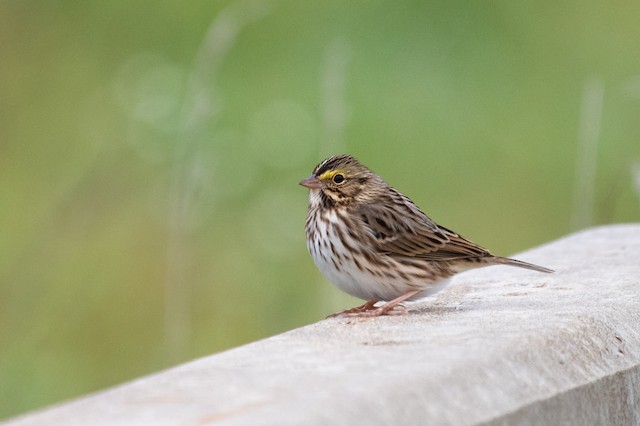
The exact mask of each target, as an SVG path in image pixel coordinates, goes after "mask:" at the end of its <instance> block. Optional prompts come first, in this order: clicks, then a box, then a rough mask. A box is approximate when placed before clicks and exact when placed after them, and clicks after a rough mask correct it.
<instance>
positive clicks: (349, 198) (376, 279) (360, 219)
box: [300, 154, 553, 317]
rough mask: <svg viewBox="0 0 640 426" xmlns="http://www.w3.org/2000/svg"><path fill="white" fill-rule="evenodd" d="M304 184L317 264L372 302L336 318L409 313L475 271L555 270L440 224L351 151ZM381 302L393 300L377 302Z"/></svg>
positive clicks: (354, 293) (310, 244)
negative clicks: (408, 304)
mask: <svg viewBox="0 0 640 426" xmlns="http://www.w3.org/2000/svg"><path fill="white" fill-rule="evenodd" d="M300 185H302V186H305V187H307V188H309V190H310V191H309V210H308V212H307V220H306V226H305V230H306V235H307V247H308V249H309V253H311V257H312V258H313V261H314V262H315V264H316V266H317V267H318V269H320V271H321V272H322V273H323V274H324V275H325V277H327V279H328V280H329V281H331V282H332V283H333V284H334V285H335V286H336V287H338V288H339V289H340V290H342V291H344V292H346V293H348V294H350V295H352V296H355V297H358V298H360V299H363V300H367V302H366V303H365V304H363V305H361V306H358V307H355V308H352V309H347V310H345V311H342V312H337V313H335V314H333V315H330V316H331V317H334V316H346V317H374V316H379V315H397V314H402V313H404V312H406V311H405V310H404V308H403V307H402V306H401V305H400V303H402V302H404V301H406V300H414V299H418V298H422V297H425V296H428V295H430V294H433V293H435V292H437V291H439V290H440V289H441V288H442V287H443V286H444V285H445V284H446V283H447V281H448V278H450V277H451V276H453V275H455V274H457V273H459V272H462V271H466V270H468V269H473V268H479V267H483V266H490V265H508V266H517V267H519V268H525V269H531V270H534V271H538V272H553V271H552V270H551V269H548V268H544V267H542V266H538V265H533V264H531V263H526V262H522V261H520V260H516V259H510V258H507V257H501V256H495V255H493V254H491V253H490V252H489V251H488V250H486V249H484V248H482V247H480V246H478V245H477V244H475V243H472V242H471V241H469V240H467V239H465V238H463V237H461V236H460V235H458V234H456V233H455V232H453V231H451V230H449V229H447V228H445V227H443V226H440V225H438V224H437V223H435V222H434V221H433V220H431V219H430V218H429V217H428V216H427V215H426V214H424V213H423V212H422V211H421V210H420V209H419V208H418V207H417V206H416V205H415V204H414V203H413V202H412V201H411V200H410V199H409V198H408V197H406V196H405V195H404V194H402V193H400V192H399V191H397V190H395V189H394V188H392V187H391V186H389V185H388V184H387V183H386V182H385V181H384V180H382V178H381V177H380V176H378V175H377V174H375V173H373V172H372V171H371V170H369V169H368V168H367V167H365V166H363V165H362V164H360V162H359V161H358V160H357V159H355V158H354V157H352V156H350V155H347V154H342V155H336V156H333V157H330V158H327V159H326V160H324V161H323V162H321V163H320V164H318V165H317V166H316V167H315V169H313V173H312V174H311V176H309V177H308V178H306V179H304V180H302V181H301V182H300ZM381 301H385V302H387V303H386V304H384V305H382V306H380V307H376V306H375V305H376V304H377V303H378V302H381Z"/></svg>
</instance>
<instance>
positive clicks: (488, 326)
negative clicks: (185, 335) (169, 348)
mask: <svg viewBox="0 0 640 426" xmlns="http://www.w3.org/2000/svg"><path fill="white" fill-rule="evenodd" d="M517 257H518V258H520V259H523V260H527V261H531V262H534V263H538V264H541V265H544V266H548V267H551V268H554V269H555V270H556V271H557V272H556V273H555V274H551V275H548V274H540V273H535V272H530V271H526V270H520V269H516V268H509V267H502V266H498V267H490V268H485V269H481V270H476V271H470V272H467V273H464V274H461V275H459V276H458V277H457V278H456V279H454V281H453V283H452V284H451V285H450V286H449V287H448V288H446V289H445V290H443V291H442V292H441V293H439V294H437V295H436V296H434V297H432V298H430V299H427V300H426V301H424V302H419V303H416V304H414V305H412V307H413V308H414V309H415V310H416V311H415V312H413V313H412V314H411V315H408V316H404V317H383V318H377V319H369V320H345V319H332V320H323V321H320V322H318V323H316V324H313V325H310V326H308V327H304V328H301V329H298V330H293V331H291V332H288V333H285V334H282V335H279V336H275V337H272V338H269V339H266V340H262V341H259V342H256V343H253V344H250V345H246V346H243V347H240V348H237V349H233V350H230V351H227V352H223V353H220V354H217V355H213V356H210V357H207V358H204V359H200V360H197V361H195V362H191V363H188V364H185V365H183V366H180V367H177V368H174V369H171V370H168V371H165V372H161V373H158V374H155V375H152V376H149V377H144V378H142V379H139V380H137V381H134V382H132V383H128V384H125V385H123V386H120V387H117V388H114V389H111V390H107V391H105V392H101V393H98V394H95V395H91V396H88V397H85V398H82V399H79V400H76V401H73V402H70V403H67V404H63V405H60V406H57V407H53V408H50V409H48V410H44V411H41V412H37V413H33V414H30V415H27V416H24V417H22V418H18V419H15V420H13V421H10V422H9V423H8V424H9V425H12V426H18V425H61V424H64V425H102V424H109V425H114V424H118V425H121V424H135V425H204V424H210V423H216V424H217V423H223V424H230V425H255V424H274V425H283V424H331V425H334V424H379V425H387V424H430V425H436V424H456V425H460V424H491V425H503V424H555V425H557V424H580V425H588V424H594V425H595V424H625V425H630V424H636V425H638V424H640V225H618V226H609V227H603V228H597V229H591V230H587V231H584V232H581V233H578V234H575V235H572V236H569V237H567V238H564V239H561V240H559V241H556V242H553V243H550V244H547V245H544V246H542V247H539V248H537V249H535V250H531V251H529V252H526V253H523V254H522V255H520V256H517ZM309 303H312V301H309Z"/></svg>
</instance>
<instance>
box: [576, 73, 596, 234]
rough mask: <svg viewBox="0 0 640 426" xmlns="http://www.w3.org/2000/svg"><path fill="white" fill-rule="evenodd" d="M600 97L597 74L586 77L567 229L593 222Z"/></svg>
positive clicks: (582, 226)
mask: <svg viewBox="0 0 640 426" xmlns="http://www.w3.org/2000/svg"><path fill="white" fill-rule="evenodd" d="M603 100H604V83H603V82H602V80H601V79H600V78H597V77H593V78H591V79H589V80H588V81H587V82H586V83H585V85H584V89H583V92H582V106H581V110H580V133H579V139H578V155H577V163H576V177H575V186H574V192H573V193H574V200H573V214H572V217H571V229H574V230H577V229H582V228H585V227H587V226H590V225H591V224H592V223H593V205H594V196H595V195H594V194H595V184H596V171H597V164H598V144H599V140H600V127H601V121H602V105H603Z"/></svg>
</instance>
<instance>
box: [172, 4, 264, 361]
mask: <svg viewBox="0 0 640 426" xmlns="http://www.w3.org/2000/svg"><path fill="white" fill-rule="evenodd" d="M266 11H267V8H266V7H265V3H264V2H259V1H246V2H237V3H233V4H232V5H231V6H229V7H228V8H226V9H224V10H223V11H222V12H220V13H219V14H218V16H217V17H216V19H215V20H214V21H213V22H212V23H211V25H210V26H209V28H208V30H207V32H206V34H205V36H204V38H203V40H202V43H201V45H200V47H199V49H198V51H197V54H196V57H195V61H194V64H193V66H192V68H191V71H190V73H189V76H188V80H187V86H186V92H185V97H184V101H183V104H182V108H181V112H180V116H181V117H180V128H179V131H178V134H177V135H176V155H175V161H174V166H173V170H172V172H171V177H170V188H169V191H170V192H169V208H168V213H169V218H168V234H169V235H168V242H167V271H166V279H165V315H164V317H165V321H164V322H165V345H166V357H167V360H168V361H169V362H171V363H175V362H178V361H181V360H183V359H184V357H185V356H186V355H187V352H188V349H189V342H190V338H191V321H190V308H189V306H190V293H191V292H190V289H191V285H192V281H193V279H194V277H193V276H192V274H191V271H192V268H191V259H192V257H193V256H192V253H191V245H190V241H189V240H190V236H191V233H192V231H193V230H194V228H195V227H196V225H197V218H198V213H199V207H200V201H201V197H200V195H201V194H202V192H203V191H204V189H205V186H206V185H211V184H212V182H209V181H206V180H205V178H204V177H205V176H206V175H207V174H206V173H205V170H204V166H203V162H202V155H201V154H202V153H203V151H204V150H205V147H207V146H209V145H212V144H213V145H215V141H211V134H212V132H213V133H215V132H214V131H213V130H212V129H215V126H214V123H215V118H216V114H217V113H218V112H219V111H220V109H221V101H220V98H219V97H218V96H217V93H216V91H215V83H216V80H217V78H216V77H217V74H218V72H219V69H220V66H221V64H222V63H223V62H224V59H225V57H226V56H227V54H228V53H229V51H230V50H231V48H232V47H233V45H234V43H235V41H236V39H237V37H238V34H240V32H241V31H242V29H243V28H244V27H245V26H246V25H248V24H250V23H251V22H253V21H254V20H256V19H258V18H260V17H262V16H264V15H265V13H266Z"/></svg>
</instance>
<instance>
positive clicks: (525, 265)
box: [495, 256, 554, 273]
mask: <svg viewBox="0 0 640 426" xmlns="http://www.w3.org/2000/svg"><path fill="white" fill-rule="evenodd" d="M495 260H496V263H497V264H498V265H509V266H517V267H518V268H524V269H531V270H532V271H538V272H546V273H551V272H554V271H553V269H549V268H545V267H544V266H538V265H534V264H533V263H527V262H523V261H521V260H516V259H510V258H508V257H499V256H496V258H495Z"/></svg>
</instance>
